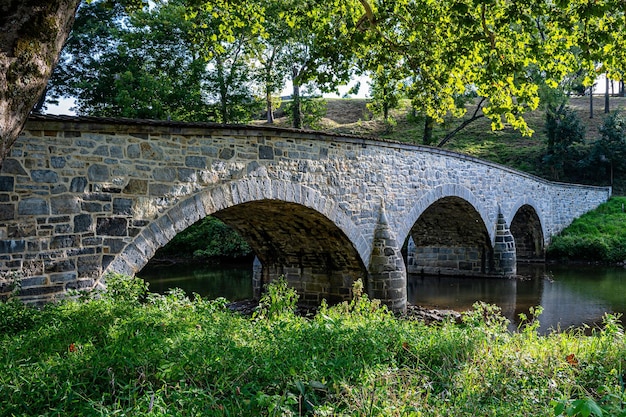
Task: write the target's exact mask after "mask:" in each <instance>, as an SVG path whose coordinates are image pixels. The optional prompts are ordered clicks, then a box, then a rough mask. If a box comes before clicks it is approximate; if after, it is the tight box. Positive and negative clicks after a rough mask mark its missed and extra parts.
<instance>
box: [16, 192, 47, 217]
mask: <svg viewBox="0 0 626 417" xmlns="http://www.w3.org/2000/svg"><path fill="white" fill-rule="evenodd" d="M17 213H18V214H19V215H20V216H43V215H48V214H50V208H49V207H48V202H47V201H46V200H44V199H43V198H37V197H32V198H25V199H23V200H21V201H20V202H19V203H18V205H17Z"/></svg>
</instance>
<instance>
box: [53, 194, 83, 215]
mask: <svg viewBox="0 0 626 417" xmlns="http://www.w3.org/2000/svg"><path fill="white" fill-rule="evenodd" d="M50 211H51V213H52V214H74V213H79V212H80V202H79V201H78V198H76V197H74V196H66V195H64V196H59V197H52V198H51V199H50Z"/></svg>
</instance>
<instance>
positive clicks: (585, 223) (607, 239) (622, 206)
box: [547, 197, 626, 262]
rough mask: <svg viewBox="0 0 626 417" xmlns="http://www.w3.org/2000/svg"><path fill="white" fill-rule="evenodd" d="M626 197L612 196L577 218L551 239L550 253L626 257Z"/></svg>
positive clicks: (551, 255)
mask: <svg viewBox="0 0 626 417" xmlns="http://www.w3.org/2000/svg"><path fill="white" fill-rule="evenodd" d="M625 210H626V197H613V198H611V199H610V200H609V201H608V202H606V203H604V204H602V205H600V206H599V207H598V208H597V209H596V210H593V211H590V212H589V213H586V214H584V215H582V216H581V217H580V218H578V219H576V220H574V221H573V222H572V224H571V225H570V226H569V227H567V228H566V229H565V230H563V232H561V234H559V235H558V236H555V237H554V238H553V239H552V243H551V244H550V247H549V248H548V251H547V255H548V257H549V258H550V259H556V260H583V261H596V262H622V261H624V260H626V212H625Z"/></svg>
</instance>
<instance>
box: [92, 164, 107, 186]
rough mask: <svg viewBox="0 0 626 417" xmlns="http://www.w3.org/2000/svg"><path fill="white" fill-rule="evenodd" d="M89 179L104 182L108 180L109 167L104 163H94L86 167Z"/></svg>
mask: <svg viewBox="0 0 626 417" xmlns="http://www.w3.org/2000/svg"><path fill="white" fill-rule="evenodd" d="M87 178H89V181H94V182H104V181H109V179H110V175H109V167H108V166H106V165H100V164H94V165H92V166H90V167H89V168H88V169H87Z"/></svg>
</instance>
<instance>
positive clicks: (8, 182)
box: [0, 176, 15, 191]
mask: <svg viewBox="0 0 626 417" xmlns="http://www.w3.org/2000/svg"><path fill="white" fill-rule="evenodd" d="M14 187H15V178H14V177H5V176H0V191H13V189H14Z"/></svg>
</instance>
